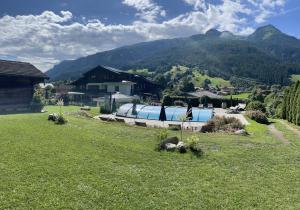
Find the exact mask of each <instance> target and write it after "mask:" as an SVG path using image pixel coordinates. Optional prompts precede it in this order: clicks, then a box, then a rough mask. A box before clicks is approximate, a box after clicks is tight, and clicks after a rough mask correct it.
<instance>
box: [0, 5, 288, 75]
mask: <svg viewBox="0 0 300 210" xmlns="http://www.w3.org/2000/svg"><path fill="white" fill-rule="evenodd" d="M125 1H126V4H128V5H132V6H134V7H135V8H136V9H137V10H138V12H139V13H140V14H142V13H147V12H149V11H155V12H152V14H153V15H150V16H147V15H146V16H145V17H147V18H146V19H142V20H143V21H141V20H140V21H135V22H133V23H132V24H129V25H122V24H119V25H110V24H104V23H103V22H101V21H100V20H97V19H93V20H89V19H86V20H85V21H84V23H82V22H76V21H74V19H75V18H73V15H72V13H71V12H69V11H62V12H61V14H55V13H53V12H51V11H45V12H43V13H42V14H40V15H24V16H15V17H13V16H3V17H2V18H0V28H1V30H0V46H1V48H0V57H8V56H12V57H16V59H17V60H22V61H27V62H31V63H33V64H35V65H37V67H39V68H40V69H42V70H46V69H49V68H50V67H51V66H52V65H54V64H56V63H58V62H59V61H62V60H66V59H75V58H78V57H82V56H86V55H89V54H93V53H96V52H100V51H104V50H110V49H113V48H116V47H120V46H123V45H129V44H134V43H138V42H142V41H149V40H155V39H163V38H174V37H183V36H189V35H193V34H197V33H204V32H206V31H207V30H209V29H211V28H217V29H219V30H222V31H225V30H226V31H230V32H233V33H236V34H243V35H244V34H249V33H252V32H253V30H254V29H253V27H252V25H250V24H249V22H251V21H252V22H254V21H256V22H262V21H264V20H265V19H266V18H268V17H269V16H270V15H272V12H273V11H274V8H278V7H282V5H284V1H283V0H275V1H271V0H244V1H243V2H242V1H239V0H223V1H222V2H221V3H219V4H211V3H206V2H204V1H201V0H184V1H185V2H186V3H188V4H190V5H191V6H193V10H192V11H190V12H188V13H185V14H181V15H178V16H177V17H175V18H172V19H169V20H165V21H162V22H160V23H158V22H156V21H155V20H156V18H155V17H157V16H160V15H161V14H160V12H161V11H163V10H162V8H161V7H160V6H158V5H157V4H155V3H154V2H152V1H150V0H149V1H142V0H138V1H133V0H125ZM125 1H124V2H125ZM201 2H202V3H203V2H204V3H205V4H204V6H203V5H201V4H200V3H201ZM193 3H194V4H193ZM157 7H159V9H151V8H157ZM149 8H150V9H149ZM262 8H263V9H262ZM150 13H151V12H150ZM150 13H147V14H150ZM150 17H151V18H150ZM141 18H142V17H141Z"/></svg>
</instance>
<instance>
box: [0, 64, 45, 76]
mask: <svg viewBox="0 0 300 210" xmlns="http://www.w3.org/2000/svg"><path fill="white" fill-rule="evenodd" d="M0 75H4V76H22V77H34V78H44V79H48V77H47V75H45V74H44V73H42V72H41V71H40V70H38V69H37V68H36V67H35V66H33V65H32V64H30V63H24V62H19V61H5V60H0Z"/></svg>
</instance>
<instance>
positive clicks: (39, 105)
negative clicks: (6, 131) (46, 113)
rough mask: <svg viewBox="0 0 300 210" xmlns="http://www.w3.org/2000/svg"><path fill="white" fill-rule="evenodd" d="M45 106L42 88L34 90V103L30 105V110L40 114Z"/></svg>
mask: <svg viewBox="0 0 300 210" xmlns="http://www.w3.org/2000/svg"><path fill="white" fill-rule="evenodd" d="M44 105H45V98H44V94H43V92H42V90H41V89H40V88H35V89H34V94H33V97H32V101H31V103H30V109H31V111H33V112H40V111H41V110H42V109H43V107H44Z"/></svg>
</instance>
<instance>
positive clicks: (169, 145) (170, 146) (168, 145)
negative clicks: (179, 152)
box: [165, 143, 177, 151]
mask: <svg viewBox="0 0 300 210" xmlns="http://www.w3.org/2000/svg"><path fill="white" fill-rule="evenodd" d="M165 148H166V150H167V151H175V149H176V148H177V145H176V144H172V143H166V144H165Z"/></svg>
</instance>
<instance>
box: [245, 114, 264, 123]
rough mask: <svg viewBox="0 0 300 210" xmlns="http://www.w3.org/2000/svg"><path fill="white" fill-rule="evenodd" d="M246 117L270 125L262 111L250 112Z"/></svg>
mask: <svg viewBox="0 0 300 210" xmlns="http://www.w3.org/2000/svg"><path fill="white" fill-rule="evenodd" d="M246 115H247V116H248V117H249V118H250V119H251V120H254V121H256V122H258V123H261V124H268V123H269V120H268V118H267V116H266V115H265V114H264V113H263V112H261V111H248V112H247V113H246Z"/></svg>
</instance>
